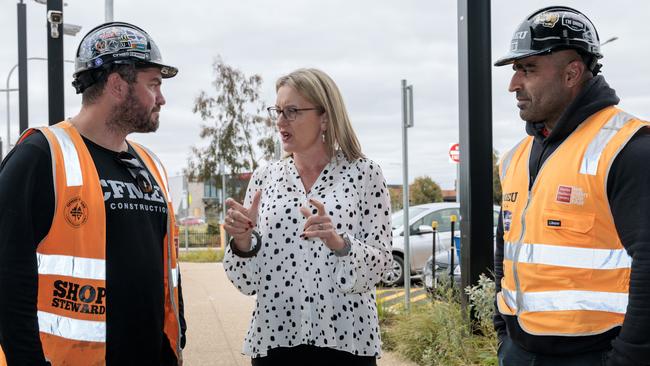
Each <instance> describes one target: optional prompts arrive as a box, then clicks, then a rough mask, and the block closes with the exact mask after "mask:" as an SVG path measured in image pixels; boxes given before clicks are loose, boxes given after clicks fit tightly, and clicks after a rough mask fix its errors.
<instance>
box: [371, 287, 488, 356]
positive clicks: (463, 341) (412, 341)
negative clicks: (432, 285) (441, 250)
mask: <svg viewBox="0 0 650 366" xmlns="http://www.w3.org/2000/svg"><path fill="white" fill-rule="evenodd" d="M466 291H467V292H468V293H469V294H470V302H471V306H472V308H473V309H474V310H475V312H476V313H477V315H478V314H480V315H478V319H479V324H476V325H474V326H472V325H470V324H469V323H468V319H469V312H468V311H467V310H464V309H463V308H462V307H461V305H460V302H459V301H458V299H459V296H458V295H459V293H458V290H456V289H452V288H449V287H445V286H440V287H438V289H437V290H436V293H434V294H433V298H434V300H433V301H432V302H431V303H427V304H425V305H414V306H413V307H412V309H411V312H410V313H401V314H398V315H396V316H395V318H394V319H392V320H390V321H389V322H384V323H383V324H382V327H383V328H385V329H382V339H383V341H384V349H386V350H392V351H396V352H397V353H399V354H400V355H401V356H402V357H404V358H406V359H408V360H411V361H413V362H416V363H417V364H419V365H440V366H443V365H444V366H454V365H496V364H497V358H496V335H495V333H494V331H493V330H491V329H492V325H491V316H492V312H493V310H492V309H493V301H494V300H493V299H494V282H493V281H491V280H490V279H489V278H487V277H484V276H483V277H481V281H479V283H478V285H477V286H474V287H471V288H468V289H466ZM487 299H489V305H488V300H487ZM378 309H379V307H378ZM487 314H489V316H488V315H487ZM486 319H490V320H489V325H488V320H486ZM477 328H478V329H480V330H481V332H482V334H483V335H479V334H474V332H473V330H475V329H477Z"/></svg>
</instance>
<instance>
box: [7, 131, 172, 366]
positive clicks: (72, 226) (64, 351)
mask: <svg viewBox="0 0 650 366" xmlns="http://www.w3.org/2000/svg"><path fill="white" fill-rule="evenodd" d="M38 130H40V131H41V132H42V133H43V134H44V135H45V137H46V138H47V141H48V143H49V145H50V151H51V154H52V163H53V174H54V193H55V195H54V197H55V200H54V202H55V213H54V219H53V222H52V226H51V227H50V231H49V232H48V234H47V235H46V236H45V238H44V239H43V241H42V242H41V243H39V245H38V248H37V250H36V255H37V260H38V305H37V308H38V325H39V332H40V338H41V342H42V345H43V352H44V354H45V357H46V359H47V360H48V361H50V362H51V363H52V365H53V366H60V365H71V366H77V365H78V366H90V365H105V363H106V361H105V358H106V311H111V310H107V309H110V305H109V304H106V213H105V208H104V198H103V196H104V194H103V192H102V188H101V186H100V181H99V176H98V175H97V169H96V168H95V164H94V162H93V160H92V157H91V155H90V153H89V152H88V149H87V147H86V144H85V143H84V141H83V139H82V137H81V135H79V133H78V132H77V130H76V129H75V128H74V126H72V124H70V123H69V122H67V121H64V122H60V123H58V124H56V125H54V126H51V127H43V128H39V129H38ZM34 131H35V130H34V129H31V130H28V131H26V132H25V133H24V134H23V136H22V137H21V139H20V141H22V140H23V139H24V138H25V137H26V136H28V135H30V134H31V133H33V132H34ZM130 143H131V145H132V146H133V147H134V149H135V151H136V152H137V154H138V155H139V156H140V157H141V159H142V161H143V162H144V163H145V165H146V166H147V168H148V169H149V171H150V172H151V173H152V175H153V177H154V179H156V182H157V183H158V186H159V187H160V189H161V191H163V192H162V194H163V196H164V197H165V198H166V201H167V208H168V212H167V218H168V219H167V234H166V235H165V238H164V243H162V244H163V248H164V250H163V252H164V254H163V258H164V262H165V270H164V287H165V315H164V317H165V320H164V332H165V335H166V337H167V338H168V340H169V343H170V345H171V347H172V349H173V350H174V352H175V354H176V356H177V358H178V359H179V360H180V359H181V349H180V318H179V308H178V306H179V305H178V265H177V261H176V258H177V251H176V246H175V245H174V242H173V240H174V235H173V232H172V230H173V228H174V227H175V221H174V213H173V209H172V205H171V199H170V196H169V189H168V187H167V179H166V175H165V174H166V173H165V171H164V169H163V168H162V164H160V162H159V161H158V159H157V158H156V157H155V156H154V155H153V154H152V153H151V152H150V151H148V150H146V149H145V148H144V147H142V146H140V145H137V144H135V143H132V142H130ZM117 311H128V309H121V310H120V309H117ZM134 326H136V327H137V324H134ZM5 336H10V335H5ZM3 359H4V357H1V358H0V365H2V362H4V360H3Z"/></svg>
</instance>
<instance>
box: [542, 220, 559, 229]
mask: <svg viewBox="0 0 650 366" xmlns="http://www.w3.org/2000/svg"><path fill="white" fill-rule="evenodd" d="M546 225H548V226H553V227H560V226H562V221H560V220H547V221H546Z"/></svg>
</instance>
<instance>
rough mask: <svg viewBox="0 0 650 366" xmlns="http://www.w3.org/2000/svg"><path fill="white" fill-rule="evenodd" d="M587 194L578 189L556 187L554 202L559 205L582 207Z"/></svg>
mask: <svg viewBox="0 0 650 366" xmlns="http://www.w3.org/2000/svg"><path fill="white" fill-rule="evenodd" d="M586 197H587V194H586V193H585V192H584V191H583V190H582V188H580V187H569V186H558V187H557V195H556V196H555V200H556V201H557V202H560V203H570V204H573V205H584V203H585V198H586Z"/></svg>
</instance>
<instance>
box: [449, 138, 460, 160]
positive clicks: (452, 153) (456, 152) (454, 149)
mask: <svg viewBox="0 0 650 366" xmlns="http://www.w3.org/2000/svg"><path fill="white" fill-rule="evenodd" d="M449 162H450V163H455V164H458V163H459V162H460V144H457V143H456V144H452V145H451V146H449Z"/></svg>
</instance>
